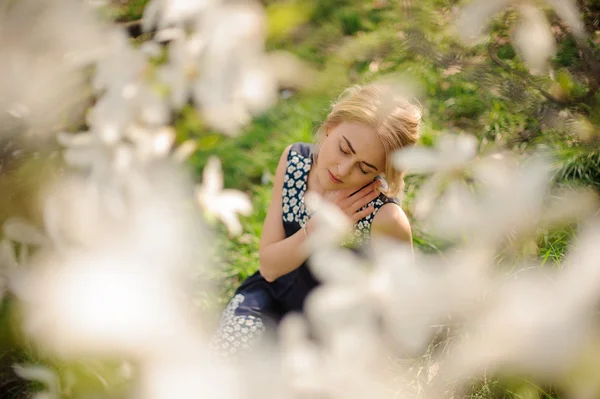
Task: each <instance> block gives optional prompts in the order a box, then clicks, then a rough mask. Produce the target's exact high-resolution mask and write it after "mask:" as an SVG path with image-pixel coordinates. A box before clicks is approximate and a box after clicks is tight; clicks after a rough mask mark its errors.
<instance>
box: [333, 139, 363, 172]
mask: <svg viewBox="0 0 600 399" xmlns="http://www.w3.org/2000/svg"><path fill="white" fill-rule="evenodd" d="M338 148H339V149H340V152H341V153H342V154H345V155H350V153H349V152H348V151H344V149H343V148H342V146H341V144H338ZM358 169H360V171H361V172H362V174H363V175H368V174H369V172H367V171H365V170H364V169H363V168H362V166H360V165H359V166H358Z"/></svg>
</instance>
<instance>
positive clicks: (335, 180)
mask: <svg viewBox="0 0 600 399" xmlns="http://www.w3.org/2000/svg"><path fill="white" fill-rule="evenodd" d="M327 173H329V179H330V180H331V181H332V182H334V183H338V184H339V183H343V181H341V180H340V179H338V178H337V177H335V176H334V175H333V173H331V172H330V171H329V170H327Z"/></svg>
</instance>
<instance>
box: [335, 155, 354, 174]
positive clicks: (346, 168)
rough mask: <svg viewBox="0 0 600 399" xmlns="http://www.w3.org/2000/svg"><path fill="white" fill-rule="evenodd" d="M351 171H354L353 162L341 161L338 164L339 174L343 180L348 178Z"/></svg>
mask: <svg viewBox="0 0 600 399" xmlns="http://www.w3.org/2000/svg"><path fill="white" fill-rule="evenodd" d="M351 169H352V162H351V161H350V160H349V159H344V160H341V161H340V162H339V163H338V173H339V175H340V177H341V178H343V177H344V176H347V175H348V174H349V173H350V170H351Z"/></svg>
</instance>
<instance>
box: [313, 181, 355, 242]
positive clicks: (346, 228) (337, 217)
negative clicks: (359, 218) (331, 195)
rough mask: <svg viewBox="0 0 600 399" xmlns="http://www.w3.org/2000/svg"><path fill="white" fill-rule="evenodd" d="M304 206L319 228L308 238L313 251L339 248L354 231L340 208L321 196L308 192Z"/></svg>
mask: <svg viewBox="0 0 600 399" xmlns="http://www.w3.org/2000/svg"><path fill="white" fill-rule="evenodd" d="M303 201H304V202H303V205H304V206H305V207H307V208H308V209H310V210H311V211H310V212H311V213H313V216H312V217H314V218H315V220H316V221H317V225H318V228H317V230H316V231H315V232H314V234H311V235H310V237H309V238H308V245H309V247H310V248H311V249H313V250H314V249H324V250H326V249H327V248H330V247H333V248H335V247H336V246H338V245H339V244H340V243H341V242H342V241H343V240H344V239H346V238H347V236H348V234H349V233H350V232H351V231H352V223H351V220H350V219H349V218H348V216H346V214H344V212H342V211H341V209H340V208H339V207H337V206H336V205H335V204H332V203H330V202H328V201H326V200H325V199H324V198H323V197H321V196H320V195H319V194H316V193H313V192H307V193H306V194H305V196H304V200H303Z"/></svg>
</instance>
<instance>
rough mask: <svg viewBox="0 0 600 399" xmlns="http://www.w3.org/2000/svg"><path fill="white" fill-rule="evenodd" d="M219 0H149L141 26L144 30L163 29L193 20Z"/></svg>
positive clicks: (219, 0)
mask: <svg viewBox="0 0 600 399" xmlns="http://www.w3.org/2000/svg"><path fill="white" fill-rule="evenodd" d="M220 2H221V0H151V1H150V2H148V4H146V7H144V15H143V16H142V24H143V25H142V27H143V29H144V31H145V32H148V31H150V30H151V29H152V28H154V27H157V28H158V29H159V30H160V29H165V28H167V27H170V26H173V25H177V26H181V25H183V24H184V23H186V22H190V21H193V20H195V19H196V18H197V17H198V16H199V14H200V13H202V12H204V11H207V10H210V9H211V7H214V6H216V5H218V4H219V3H220Z"/></svg>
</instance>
